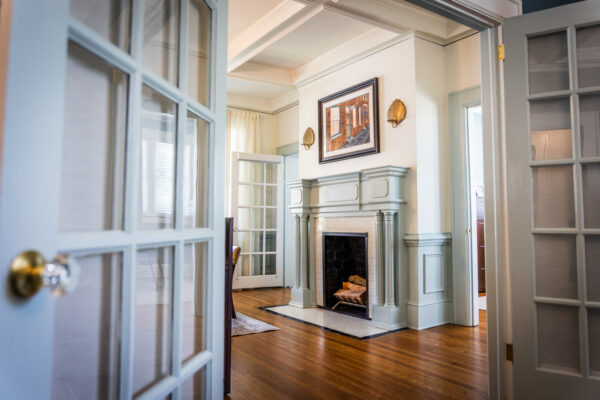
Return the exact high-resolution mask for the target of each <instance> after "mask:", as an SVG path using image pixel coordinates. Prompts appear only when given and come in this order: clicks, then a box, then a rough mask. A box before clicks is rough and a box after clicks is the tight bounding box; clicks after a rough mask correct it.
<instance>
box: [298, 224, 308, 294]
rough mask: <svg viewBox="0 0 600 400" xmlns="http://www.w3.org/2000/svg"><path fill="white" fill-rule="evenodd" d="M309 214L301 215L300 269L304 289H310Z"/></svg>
mask: <svg viewBox="0 0 600 400" xmlns="http://www.w3.org/2000/svg"><path fill="white" fill-rule="evenodd" d="M307 220H308V215H306V214H301V215H300V250H301V251H300V270H301V281H302V286H301V287H302V289H308V264H309V262H308V224H307Z"/></svg>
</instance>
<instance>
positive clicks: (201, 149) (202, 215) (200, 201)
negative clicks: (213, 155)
mask: <svg viewBox="0 0 600 400" xmlns="http://www.w3.org/2000/svg"><path fill="white" fill-rule="evenodd" d="M187 118H188V119H187V129H186V135H185V148H184V151H183V165H184V167H183V199H184V200H183V202H184V203H183V227H184V228H188V229H191V228H202V227H206V226H207V225H208V193H207V192H208V190H207V189H208V185H207V182H208V123H206V121H204V120H203V119H201V118H199V117H197V116H196V115H194V114H192V113H190V112H188V114H187Z"/></svg>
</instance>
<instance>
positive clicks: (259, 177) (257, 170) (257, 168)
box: [252, 161, 265, 183]
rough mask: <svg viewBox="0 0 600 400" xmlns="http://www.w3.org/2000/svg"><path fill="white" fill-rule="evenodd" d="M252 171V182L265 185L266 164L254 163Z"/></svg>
mask: <svg viewBox="0 0 600 400" xmlns="http://www.w3.org/2000/svg"><path fill="white" fill-rule="evenodd" d="M252 170H253V173H254V175H253V179H252V182H255V183H264V181H265V163H262V162H257V161H255V162H253V163H252Z"/></svg>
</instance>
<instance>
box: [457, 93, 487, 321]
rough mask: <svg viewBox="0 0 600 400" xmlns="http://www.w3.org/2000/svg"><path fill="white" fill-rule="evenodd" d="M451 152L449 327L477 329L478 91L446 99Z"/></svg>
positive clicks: (481, 243) (480, 228)
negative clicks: (451, 320)
mask: <svg viewBox="0 0 600 400" xmlns="http://www.w3.org/2000/svg"><path fill="white" fill-rule="evenodd" d="M449 112H450V130H451V134H450V136H451V148H452V202H453V228H452V264H453V266H454V272H453V277H454V294H455V307H454V322H455V323H457V324H460V325H467V326H477V325H479V310H480V309H482V310H486V308H487V304H486V303H487V302H486V297H485V293H486V292H485V290H486V283H485V236H484V231H485V220H484V215H485V209H484V202H485V190H484V167H483V164H484V163H483V120H482V106H481V90H480V88H479V87H474V88H470V89H467V90H462V91H459V92H455V93H452V94H450V96H449Z"/></svg>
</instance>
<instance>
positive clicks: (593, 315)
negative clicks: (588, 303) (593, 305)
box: [588, 309, 600, 376]
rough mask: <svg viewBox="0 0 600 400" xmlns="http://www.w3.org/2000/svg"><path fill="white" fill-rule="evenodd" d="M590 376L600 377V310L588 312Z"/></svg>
mask: <svg viewBox="0 0 600 400" xmlns="http://www.w3.org/2000/svg"><path fill="white" fill-rule="evenodd" d="M588 327H589V339H588V343H589V344H590V375H593V376H600V310H597V309H595V310H594V309H590V310H588Z"/></svg>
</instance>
